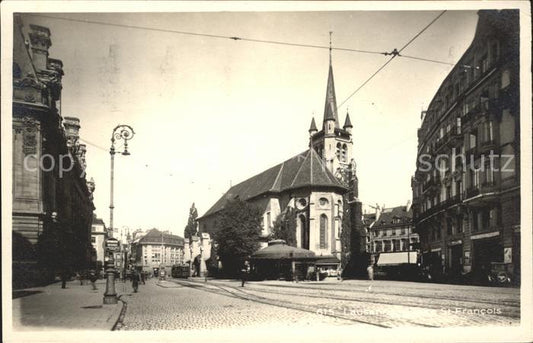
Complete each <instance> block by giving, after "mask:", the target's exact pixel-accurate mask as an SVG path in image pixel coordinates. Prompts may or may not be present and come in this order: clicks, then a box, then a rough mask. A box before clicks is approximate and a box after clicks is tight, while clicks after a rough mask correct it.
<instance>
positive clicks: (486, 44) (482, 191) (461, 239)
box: [412, 10, 520, 283]
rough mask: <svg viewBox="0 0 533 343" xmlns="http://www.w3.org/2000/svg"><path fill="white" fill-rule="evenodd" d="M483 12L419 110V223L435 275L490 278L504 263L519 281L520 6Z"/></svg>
mask: <svg viewBox="0 0 533 343" xmlns="http://www.w3.org/2000/svg"><path fill="white" fill-rule="evenodd" d="M478 16H479V19H478V23H477V27H476V32H475V35H474V38H473V41H472V43H471V45H470V47H469V48H468V49H467V50H466V52H465V53H464V55H463V56H462V57H461V59H460V60H459V62H458V63H457V64H456V66H455V67H454V68H453V70H452V71H451V72H450V74H449V75H448V76H447V77H446V79H445V80H444V82H443V83H442V85H441V86H440V88H439V90H438V91H437V93H436V95H435V96H434V98H433V100H432V101H431V103H430V105H429V106H428V109H427V111H424V112H422V115H423V120H422V125H421V128H420V129H419V130H418V154H417V168H416V172H415V175H414V177H413V178H412V190H413V207H412V208H413V222H414V225H415V231H416V232H417V233H418V234H419V235H420V240H421V249H422V251H421V252H422V254H423V255H422V261H423V264H424V265H425V266H426V267H428V268H429V269H430V270H432V273H435V274H440V275H442V276H444V277H445V278H454V277H458V276H461V275H465V274H468V273H471V274H470V275H472V276H473V277H477V278H479V279H480V280H483V279H485V280H486V276H487V274H488V273H489V271H490V268H491V265H492V263H494V262H498V263H504V264H505V268H506V269H507V271H508V273H509V274H510V275H512V278H513V279H514V281H515V282H516V283H519V280H520V107H519V100H520V95H519V87H520V80H519V55H520V54H519V14H518V10H500V11H498V10H481V11H479V12H478Z"/></svg>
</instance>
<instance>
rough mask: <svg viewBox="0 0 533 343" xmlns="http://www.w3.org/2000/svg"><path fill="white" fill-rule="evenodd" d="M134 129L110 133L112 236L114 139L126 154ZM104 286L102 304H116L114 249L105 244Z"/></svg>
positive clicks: (119, 127) (111, 218)
mask: <svg viewBox="0 0 533 343" xmlns="http://www.w3.org/2000/svg"><path fill="white" fill-rule="evenodd" d="M134 135H135V131H133V129H132V127H131V126H129V125H118V126H117V127H115V128H114V129H113V134H112V135H111V148H110V149H109V154H110V155H111V199H110V204H109V233H110V234H109V236H110V237H113V230H114V227H113V209H114V208H115V206H114V205H113V186H114V185H113V183H114V173H115V153H116V152H115V141H117V140H123V141H124V151H123V152H122V155H124V156H128V155H129V154H130V153H129V151H128V141H129V140H130V139H132V138H133V136H134ZM106 255H107V256H108V257H107V259H106V274H107V280H106V287H105V293H104V304H116V303H117V302H118V299H117V293H116V291H115V261H114V256H113V255H114V251H112V250H111V249H110V248H109V247H108V245H107V244H106Z"/></svg>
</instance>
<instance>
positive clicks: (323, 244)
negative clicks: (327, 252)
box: [320, 214, 328, 249]
mask: <svg viewBox="0 0 533 343" xmlns="http://www.w3.org/2000/svg"><path fill="white" fill-rule="evenodd" d="M327 237H328V217H327V216H326V215H325V214H322V215H320V249H326V248H327V244H328V242H327Z"/></svg>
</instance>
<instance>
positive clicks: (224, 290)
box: [174, 280, 437, 328]
mask: <svg viewBox="0 0 533 343" xmlns="http://www.w3.org/2000/svg"><path fill="white" fill-rule="evenodd" d="M174 282H177V283H179V284H181V285H182V286H186V287H192V288H194V289H199V290H203V291H206V292H212V293H216V294H220V295H225V296H229V297H233V298H236V299H241V300H247V301H252V302H257V303H261V304H266V305H271V306H277V307H280V308H285V309H291V310H298V311H302V312H307V313H313V314H317V315H322V316H327V317H333V318H337V319H342V320H347V321H350V322H355V323H359V324H366V325H371V326H376V327H380V328H392V327H394V326H390V325H386V324H383V323H381V322H382V321H386V320H387V319H388V318H385V317H383V316H380V315H376V314H374V315H370V316H368V315H367V316H366V317H374V318H375V321H368V320H362V319H359V318H355V317H354V316H353V315H350V314H349V313H348V314H346V313H341V314H339V313H336V312H334V311H317V308H316V306H307V305H304V304H301V303H296V302H291V301H287V300H283V301H281V300H275V299H271V298H266V297H262V296H258V295H255V294H251V293H249V292H248V291H245V290H241V289H240V288H239V287H234V286H228V285H220V284H216V283H213V282H211V283H209V286H207V285H204V284H202V283H199V282H194V281H185V280H179V281H174ZM213 287H214V288H213ZM237 293H239V294H237ZM269 293H271V294H273V293H272V292H269ZM300 296H301V295H300ZM404 321H405V320H404ZM407 323H408V324H411V325H414V326H419V327H428V328H432V327H437V326H434V325H429V324H426V323H420V322H416V321H407Z"/></svg>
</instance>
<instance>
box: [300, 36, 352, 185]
mask: <svg viewBox="0 0 533 343" xmlns="http://www.w3.org/2000/svg"><path fill="white" fill-rule="evenodd" d="M352 128H353V125H352V122H351V120H350V115H349V114H348V113H346V119H345V121H344V125H343V126H342V128H341V126H340V122H339V116H338V112H337V99H336V96H335V82H334V80H333V66H332V63H331V46H330V51H329V72H328V84H327V88H326V101H325V105H324V118H323V120H322V129H321V130H320V131H318V129H317V126H316V123H315V118H312V120H311V127H310V128H309V136H310V137H309V147H310V148H313V149H315V151H316V152H317V153H318V154H319V155H320V156H321V157H322V159H323V160H324V162H325V164H326V167H327V168H328V169H329V170H330V171H331V172H332V173H333V174H334V175H335V176H337V177H338V178H339V179H340V180H342V181H343V182H344V183H345V184H348V183H349V182H350V180H349V174H350V173H349V170H352V174H353V175H355V162H354V159H353V140H352Z"/></svg>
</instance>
